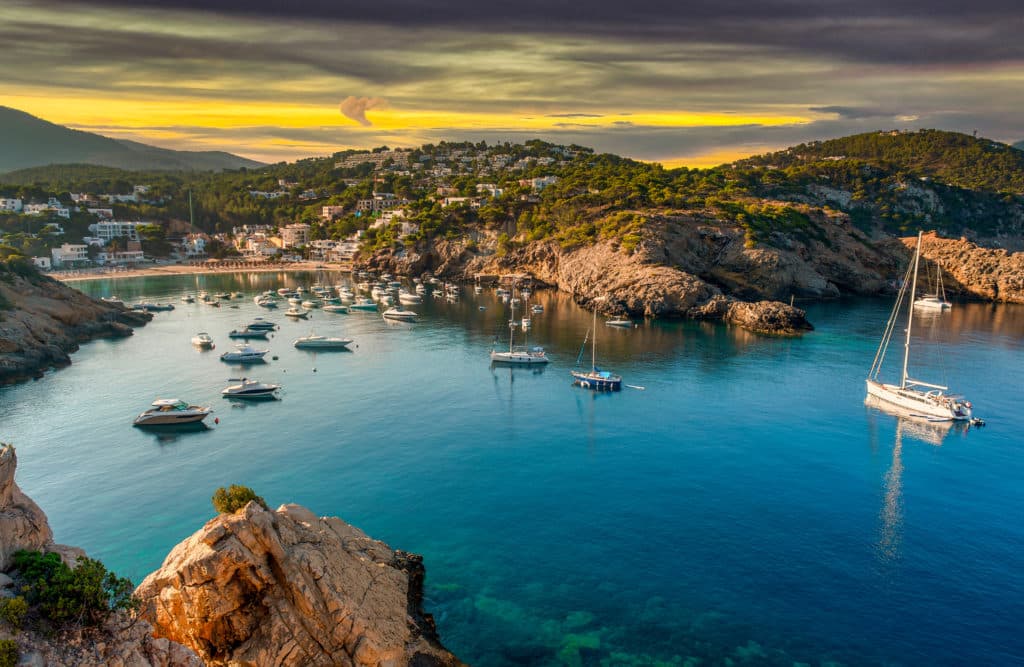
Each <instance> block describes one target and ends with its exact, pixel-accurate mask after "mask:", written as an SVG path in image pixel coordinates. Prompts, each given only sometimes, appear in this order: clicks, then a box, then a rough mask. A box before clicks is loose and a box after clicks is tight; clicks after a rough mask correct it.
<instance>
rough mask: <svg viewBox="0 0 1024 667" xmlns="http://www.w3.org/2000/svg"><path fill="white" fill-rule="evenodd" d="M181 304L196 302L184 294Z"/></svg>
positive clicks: (189, 295) (192, 297)
mask: <svg viewBox="0 0 1024 667" xmlns="http://www.w3.org/2000/svg"><path fill="white" fill-rule="evenodd" d="M104 301H106V299H104ZM181 302H182V303H195V302H196V298H195V297H194V296H192V295H191V294H186V295H185V296H183V297H181Z"/></svg>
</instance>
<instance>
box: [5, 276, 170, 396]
mask: <svg viewBox="0 0 1024 667" xmlns="http://www.w3.org/2000/svg"><path fill="white" fill-rule="evenodd" d="M150 319H152V315H151V314H149V313H143V312H136V311H132V310H128V309H127V308H125V307H124V306H121V305H118V304H112V303H106V302H104V301H99V300H97V299H93V298H91V297H89V296H86V295H85V294H83V293H82V292H79V291H78V290H76V289H73V288H71V287H68V286H67V285H64V284H63V283H61V282H58V281H56V280H53V279H51V278H48V277H46V276H42V275H33V276H22V275H19V274H16V273H13V272H8V271H0V385H5V384H11V383H14V382H20V381H22V380H26V379H29V378H32V377H39V376H40V375H42V374H43V372H44V371H45V370H46V369H47V368H50V367H55V366H56V367H60V366H66V365H68V364H70V363H71V357H70V355H71V353H72V352H75V351H76V350H77V349H78V346H79V344H80V343H83V342H85V341H88V340H92V339H94V338H118V337H124V336H130V335H132V327H134V326H141V325H143V324H145V323H146V322H148V321H149V320H150Z"/></svg>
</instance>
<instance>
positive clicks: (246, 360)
mask: <svg viewBox="0 0 1024 667" xmlns="http://www.w3.org/2000/svg"><path fill="white" fill-rule="evenodd" d="M268 352H270V350H257V349H256V348H254V347H252V346H251V345H238V346H237V347H236V348H235V349H234V351H232V352H225V353H224V354H222V355H220V360H221V361H228V362H234V363H240V364H255V363H260V362H262V361H263V357H264V356H266V354H267V353H268Z"/></svg>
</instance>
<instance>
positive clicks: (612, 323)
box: [604, 318, 633, 329]
mask: <svg viewBox="0 0 1024 667" xmlns="http://www.w3.org/2000/svg"><path fill="white" fill-rule="evenodd" d="M604 323H605V325H606V326H609V327H621V328H623V329H632V328H633V320H627V319H622V318H618V319H614V320H605V322H604Z"/></svg>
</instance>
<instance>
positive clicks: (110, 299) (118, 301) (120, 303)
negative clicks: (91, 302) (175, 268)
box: [100, 296, 185, 306]
mask: <svg viewBox="0 0 1024 667" xmlns="http://www.w3.org/2000/svg"><path fill="white" fill-rule="evenodd" d="M184 298H185V297H182V299H183V300H184ZM100 301H106V302H107V303H113V304H117V305H118V306H123V305H124V301H122V300H121V299H118V298H117V297H116V296H104V297H100Z"/></svg>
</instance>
